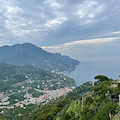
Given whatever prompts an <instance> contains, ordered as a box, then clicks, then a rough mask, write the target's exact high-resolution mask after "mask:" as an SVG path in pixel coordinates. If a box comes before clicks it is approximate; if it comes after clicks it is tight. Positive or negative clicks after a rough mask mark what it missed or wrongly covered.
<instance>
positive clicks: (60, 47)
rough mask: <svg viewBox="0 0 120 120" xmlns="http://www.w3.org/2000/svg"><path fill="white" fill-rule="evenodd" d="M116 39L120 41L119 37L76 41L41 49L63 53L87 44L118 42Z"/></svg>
mask: <svg viewBox="0 0 120 120" xmlns="http://www.w3.org/2000/svg"><path fill="white" fill-rule="evenodd" d="M118 39H120V37H111V38H98V39H89V40H78V41H73V42H69V43H64V44H60V45H55V46H42V48H43V49H46V50H49V49H51V50H53V51H57V49H58V50H63V51H64V50H66V49H69V48H74V47H76V46H81V45H88V44H103V43H108V42H111V41H115V40H118Z"/></svg>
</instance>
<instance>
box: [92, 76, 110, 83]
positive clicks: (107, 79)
mask: <svg viewBox="0 0 120 120" xmlns="http://www.w3.org/2000/svg"><path fill="white" fill-rule="evenodd" d="M94 79H97V80H98V81H100V82H104V81H109V78H108V77H106V76H104V75H97V76H95V77H94Z"/></svg>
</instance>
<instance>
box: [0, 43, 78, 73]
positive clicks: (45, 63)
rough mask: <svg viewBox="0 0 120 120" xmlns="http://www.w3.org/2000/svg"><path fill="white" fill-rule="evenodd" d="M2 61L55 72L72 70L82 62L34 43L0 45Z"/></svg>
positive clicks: (0, 58)
mask: <svg viewBox="0 0 120 120" xmlns="http://www.w3.org/2000/svg"><path fill="white" fill-rule="evenodd" d="M0 56H1V57H0V63H8V64H13V65H21V66H23V65H32V66H35V67H39V68H41V69H45V70H49V71H53V72H63V73H66V72H70V71H72V70H74V69H75V66H77V65H78V64H79V63H80V62H79V61H78V60H74V59H72V58H70V57H69V56H64V55H61V54H60V53H49V52H47V51H45V50H43V49H42V48H40V47H37V46H35V45H33V44H32V43H23V44H15V45H12V46H8V45H5V46H2V47H0Z"/></svg>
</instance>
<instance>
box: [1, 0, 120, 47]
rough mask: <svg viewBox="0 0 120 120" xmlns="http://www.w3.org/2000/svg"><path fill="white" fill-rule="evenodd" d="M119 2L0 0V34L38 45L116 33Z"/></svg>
mask: <svg viewBox="0 0 120 120" xmlns="http://www.w3.org/2000/svg"><path fill="white" fill-rule="evenodd" d="M119 3H120V2H119V0H116V2H114V1H113V0H109V1H100V0H76V1H70V0H61V1H58V0H34V1H30V0H12V1H10V0H4V1H0V36H2V39H4V40H8V42H9V43H11V44H15V43H18V42H20V41H21V42H27V40H28V42H32V43H35V44H38V43H39V45H41V44H42V45H56V44H63V43H68V42H71V41H76V40H82V39H93V38H97V37H105V36H107V37H110V36H118V34H116V33H115V32H116V31H120V29H119V24H120V21H119V19H120V17H119V14H120V6H119ZM109 33H111V34H109ZM15 41H16V42H15ZM6 44H7V43H6Z"/></svg>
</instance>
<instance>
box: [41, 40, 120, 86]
mask: <svg viewBox="0 0 120 120" xmlns="http://www.w3.org/2000/svg"><path fill="white" fill-rule="evenodd" d="M106 39H107V38H106ZM102 40H103V39H101V40H100V41H101V42H100V43H86V44H79V45H74V46H72V47H71V46H70V44H69V45H68V46H64V45H59V46H52V47H46V48H45V47H43V48H45V49H46V50H47V51H50V52H56V51H57V52H60V53H61V54H63V55H69V56H70V57H71V58H75V59H77V60H79V61H80V64H79V65H78V66H77V67H76V70H75V71H73V72H71V73H69V74H67V76H70V77H72V78H74V79H75V81H76V83H77V86H78V85H81V84H82V83H84V82H87V81H93V82H94V81H95V80H94V77H95V76H96V75H106V76H107V77H109V78H113V79H117V78H118V75H119V74H120V53H119V51H120V50H119V49H120V40H119V39H117V40H113V41H109V42H105V40H104V42H102ZM90 41H92V40H90ZM60 46H61V47H60Z"/></svg>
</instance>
